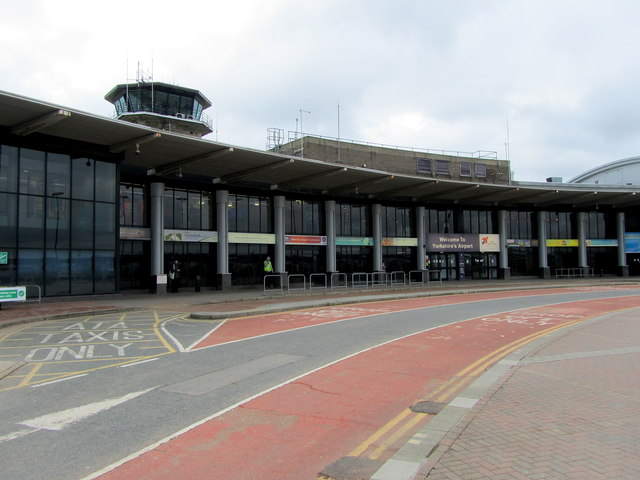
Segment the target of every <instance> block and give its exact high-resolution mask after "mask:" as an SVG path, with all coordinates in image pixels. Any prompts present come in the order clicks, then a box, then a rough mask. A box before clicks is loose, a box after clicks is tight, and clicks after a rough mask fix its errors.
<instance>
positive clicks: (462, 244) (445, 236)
mask: <svg viewBox="0 0 640 480" xmlns="http://www.w3.org/2000/svg"><path fill="white" fill-rule="evenodd" d="M427 251H429V252H499V251H500V235H497V234H494V233H482V234H480V235H478V234H475V233H470V234H464V233H463V234H460V233H427Z"/></svg>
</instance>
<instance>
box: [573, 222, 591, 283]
mask: <svg viewBox="0 0 640 480" xmlns="http://www.w3.org/2000/svg"><path fill="white" fill-rule="evenodd" d="M576 221H577V222H578V228H577V230H578V267H580V268H581V269H583V270H586V269H588V268H589V265H588V260H587V228H586V227H587V215H586V213H585V212H578V213H577V214H576ZM585 273H586V272H585Z"/></svg>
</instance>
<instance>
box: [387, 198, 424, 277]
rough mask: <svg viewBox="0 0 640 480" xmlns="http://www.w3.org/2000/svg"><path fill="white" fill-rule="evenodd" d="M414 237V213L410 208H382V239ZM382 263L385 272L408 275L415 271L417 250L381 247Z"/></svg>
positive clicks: (401, 247)
mask: <svg viewBox="0 0 640 480" xmlns="http://www.w3.org/2000/svg"><path fill="white" fill-rule="evenodd" d="M414 236H415V213H414V209H413V208H411V207H390V206H383V207H382V237H387V238H411V237H414ZM382 262H383V263H384V266H385V268H386V271H387V272H405V273H408V272H410V271H411V270H414V269H415V265H416V263H417V249H416V248H415V247H409V246H384V245H383V247H382Z"/></svg>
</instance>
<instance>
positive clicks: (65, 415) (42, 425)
mask: <svg viewBox="0 0 640 480" xmlns="http://www.w3.org/2000/svg"><path fill="white" fill-rule="evenodd" d="M156 388H157V387H153V388H147V389H146V390H140V391H139V392H133V393H129V394H127V395H123V396H121V397H117V398H109V399H107V400H102V401H99V402H94V403H89V404H87V405H83V406H81V407H74V408H69V409H67V410H61V411H60V412H54V413H49V414H47V415H42V416H40V417H36V418H31V419H29V420H23V421H22V422H18V424H19V425H24V426H25V427H31V428H35V429H40V430H54V431H60V430H62V429H63V428H66V427H68V426H69V425H72V424H74V423H76V422H79V421H80V420H84V419H85V418H88V417H91V416H92V415H95V414H97V413H100V412H104V411H105V410H108V409H110V408H113V407H115V406H117V405H120V404H121V403H124V402H127V401H129V400H132V399H134V398H136V397H139V396H140V395H142V394H144V393H147V392H149V391H151V390H154V389H156Z"/></svg>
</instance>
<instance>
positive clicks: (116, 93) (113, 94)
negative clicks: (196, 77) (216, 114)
mask: <svg viewBox="0 0 640 480" xmlns="http://www.w3.org/2000/svg"><path fill="white" fill-rule="evenodd" d="M127 87H129V88H132V89H138V88H142V87H146V88H150V89H151V88H155V89H158V90H161V91H164V92H167V91H169V92H176V93H178V92H179V93H188V94H190V95H192V96H193V98H195V99H197V100H198V101H199V102H200V103H201V104H202V105H203V107H204V108H205V109H207V108H209V107H210V106H211V105H212V104H211V101H210V100H209V99H208V98H207V97H205V96H204V95H203V94H202V92H200V90H195V89H193V88H187V87H181V86H179V85H172V84H170V83H163V82H144V83H143V82H136V83H121V84H119V85H116V86H115V87H113V88H112V89H111V90H109V93H107V94H106V95H105V96H104V99H105V100H107V101H108V102H109V103H114V102H115V101H116V99H117V98H118V97H120V96H122V95H123V94H124V93H125V92H126V90H127Z"/></svg>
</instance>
